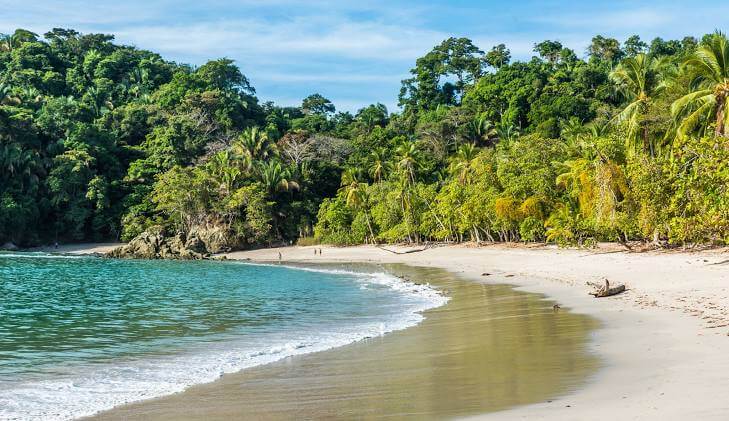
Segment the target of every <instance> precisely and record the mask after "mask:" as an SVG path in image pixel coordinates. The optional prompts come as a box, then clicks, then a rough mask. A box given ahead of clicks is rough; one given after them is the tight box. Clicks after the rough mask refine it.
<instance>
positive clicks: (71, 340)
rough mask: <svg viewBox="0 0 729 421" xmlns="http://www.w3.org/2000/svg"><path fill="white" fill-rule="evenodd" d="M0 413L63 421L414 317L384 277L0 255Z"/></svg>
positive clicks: (425, 305)
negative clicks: (60, 420)
mask: <svg viewBox="0 0 729 421" xmlns="http://www.w3.org/2000/svg"><path fill="white" fill-rule="evenodd" d="M0 297H2V299H1V300H0V419H38V418H42V419H68V418H73V417H77V416H83V415H90V414H92V413H94V412H96V411H99V410H102V409H108V408H111V407H113V406H116V405H119V404H123V403H126V402H130V401H135V400H140V399H147V398H153V397H157V396H162V395H167V394H170V393H174V392H178V391H181V390H184V389H185V388H186V387H189V386H190V385H193V384H199V383H204V382H209V381H213V380H215V379H217V378H219V377H220V375H221V374H223V373H230V372H235V371H238V370H240V369H243V368H247V367H253V366H256V365H260V364H265V363H269V362H272V361H276V360H278V359H281V358H285V357H287V356H292V355H300V354H305V353H309V352H314V351H322V350H326V349H329V348H332V347H336V346H341V345H345V344H348V343H352V342H354V341H357V340H361V339H363V338H366V337H375V336H379V335H382V334H384V333H387V332H390V331H394V330H398V329H403V328H406V327H409V326H413V325H415V324H417V323H418V322H420V321H421V320H422V316H421V315H420V314H419V313H418V312H420V311H422V310H426V309H429V308H433V307H436V306H439V305H442V304H443V303H445V302H446V301H447V299H446V298H445V297H443V296H442V295H441V294H440V293H438V292H437V291H435V290H433V289H431V288H428V287H425V286H417V285H413V284H410V283H403V282H400V281H399V280H397V279H395V278H393V277H392V276H390V275H387V274H385V273H382V272H379V273H369V274H360V273H353V272H347V271H331V270H311V269H309V270H300V269H293V268H287V267H280V266H264V265H248V264H242V263H239V262H209V261H208V262H204V261H203V262H177V261H130V260H107V259H99V258H93V257H74V256H54V255H47V254H38V253H35V254H32V253H31V254H26V253H4V254H0Z"/></svg>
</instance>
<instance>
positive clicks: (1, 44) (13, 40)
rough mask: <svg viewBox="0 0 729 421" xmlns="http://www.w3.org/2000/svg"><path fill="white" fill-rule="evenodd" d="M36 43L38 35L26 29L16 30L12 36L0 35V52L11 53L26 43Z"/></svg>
mask: <svg viewBox="0 0 729 421" xmlns="http://www.w3.org/2000/svg"><path fill="white" fill-rule="evenodd" d="M36 41H38V34H36V33H34V32H31V31H29V30H27V29H16V30H15V32H13V34H12V35H5V34H0V51H13V50H14V49H16V48H18V47H20V46H21V45H22V44H24V43H26V42H36Z"/></svg>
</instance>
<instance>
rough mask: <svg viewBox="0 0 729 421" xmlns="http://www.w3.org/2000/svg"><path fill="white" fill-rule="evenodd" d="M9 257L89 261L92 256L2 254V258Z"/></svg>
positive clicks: (38, 253)
mask: <svg viewBox="0 0 729 421" xmlns="http://www.w3.org/2000/svg"><path fill="white" fill-rule="evenodd" d="M3 257H7V258H13V259H28V258H33V259H88V258H89V257H90V256H84V255H80V254H48V253H43V252H23V253H6V252H0V258H3Z"/></svg>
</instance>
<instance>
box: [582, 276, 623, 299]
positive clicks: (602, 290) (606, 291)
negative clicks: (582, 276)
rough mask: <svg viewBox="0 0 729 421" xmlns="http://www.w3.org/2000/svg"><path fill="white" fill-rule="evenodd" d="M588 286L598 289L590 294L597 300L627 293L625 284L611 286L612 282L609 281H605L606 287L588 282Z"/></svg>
mask: <svg viewBox="0 0 729 421" xmlns="http://www.w3.org/2000/svg"><path fill="white" fill-rule="evenodd" d="M587 285H590V286H592V287H593V288H595V289H596V291H595V292H591V293H590V295H592V296H594V297H595V298H601V297H609V296H611V295H615V294H620V293H621V292H623V291H625V285H624V284H618V285H615V286H610V281H608V280H607V279H605V285H600V284H598V283H596V282H588V283H587Z"/></svg>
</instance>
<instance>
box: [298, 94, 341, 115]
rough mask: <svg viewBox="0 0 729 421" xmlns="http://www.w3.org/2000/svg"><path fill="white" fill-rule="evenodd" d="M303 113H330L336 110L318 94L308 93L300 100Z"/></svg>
mask: <svg viewBox="0 0 729 421" xmlns="http://www.w3.org/2000/svg"><path fill="white" fill-rule="evenodd" d="M301 110H302V111H303V112H304V114H319V115H326V114H332V113H334V111H335V110H336V109H335V108H334V104H332V102H331V101H330V100H328V99H326V98H324V97H323V96H321V95H319V94H313V95H309V96H307V97H306V98H304V100H303V101H302V102H301Z"/></svg>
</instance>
